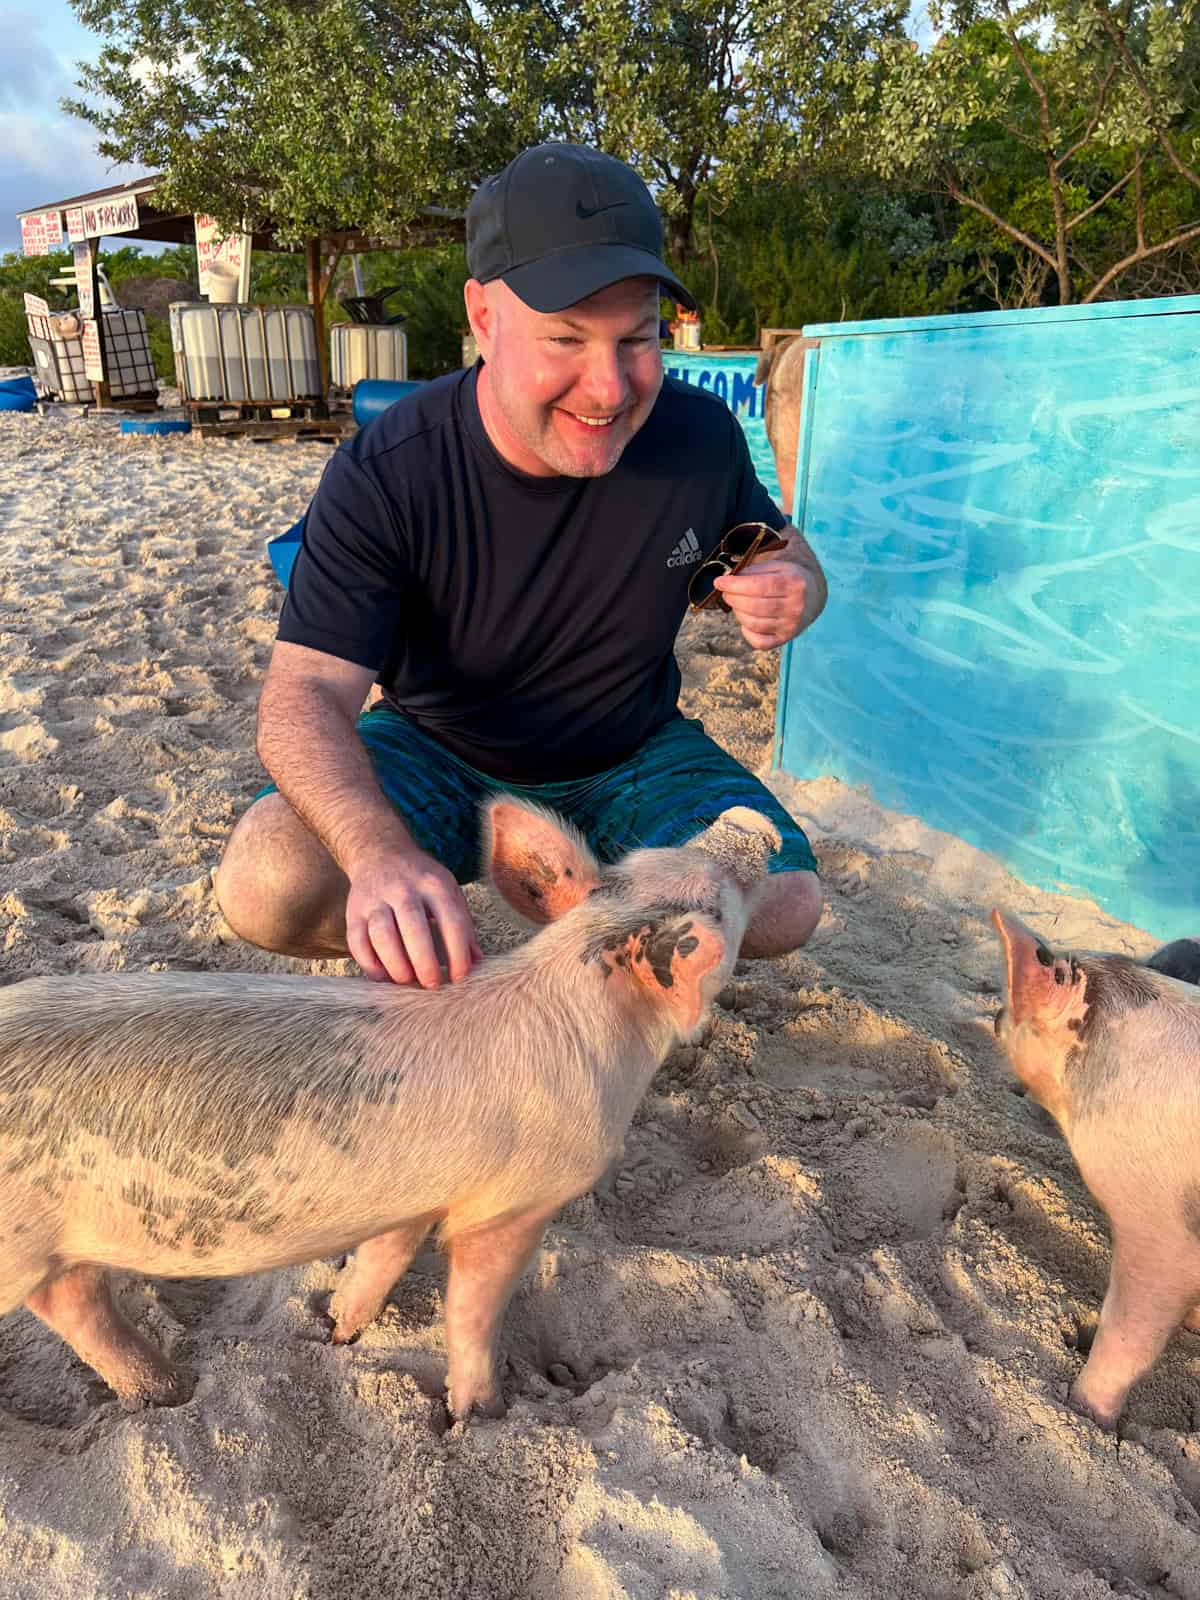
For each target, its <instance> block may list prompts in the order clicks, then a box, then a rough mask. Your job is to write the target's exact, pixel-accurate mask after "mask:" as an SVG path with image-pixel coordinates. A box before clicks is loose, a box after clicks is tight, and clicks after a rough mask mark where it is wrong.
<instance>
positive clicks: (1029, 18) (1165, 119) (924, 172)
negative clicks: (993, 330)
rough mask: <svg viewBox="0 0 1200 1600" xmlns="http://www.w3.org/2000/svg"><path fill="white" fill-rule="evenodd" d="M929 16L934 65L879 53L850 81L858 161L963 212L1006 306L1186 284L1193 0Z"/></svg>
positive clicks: (1199, 186) (1196, 66) (1068, 0)
mask: <svg viewBox="0 0 1200 1600" xmlns="http://www.w3.org/2000/svg"><path fill="white" fill-rule="evenodd" d="M933 20H934V22H935V26H941V25H943V24H948V25H949V26H950V27H951V28H952V29H953V31H952V32H948V33H946V34H944V35H943V36H942V37H941V38H940V39H939V40H938V41H937V43H936V45H935V46H934V48H933V49H932V50H931V51H929V52H928V53H925V54H922V53H920V52H918V51H916V50H914V49H912V48H908V47H905V46H901V45H897V44H895V43H894V42H889V41H885V42H884V43H883V45H882V46H881V49H880V51H879V53H878V56H877V57H876V58H875V59H874V60H872V61H870V62H859V63H855V64H852V65H851V66H850V67H849V68H848V69H847V75H846V76H847V82H848V83H853V85H854V89H853V93H852V94H851V95H848V97H847V104H848V106H849V105H850V104H851V103H852V104H853V107H854V110H853V114H852V115H850V114H849V112H848V115H847V123H846V125H847V127H848V129H849V130H850V131H851V132H852V134H853V135H854V136H855V137H856V138H857V140H858V141H859V149H860V153H861V158H862V160H863V163H864V165H865V166H866V167H867V168H868V169H869V170H870V171H871V172H872V173H873V174H875V175H876V177H878V178H882V179H883V180H884V181H887V182H892V183H894V182H909V183H914V182H924V183H928V184H929V185H931V186H932V187H935V188H938V189H940V190H941V191H942V192H944V193H945V194H946V195H948V196H950V197H951V198H952V199H953V200H955V201H956V202H957V203H958V205H959V206H960V207H962V208H963V210H964V212H965V213H968V214H969V215H968V218H967V220H966V222H965V224H964V227H963V230H962V232H961V234H960V242H961V243H962V244H964V245H965V246H969V247H972V248H974V249H976V250H977V251H978V252H979V253H980V256H981V260H982V265H983V267H984V270H985V271H987V272H988V275H989V278H990V280H991V282H992V285H993V293H994V295H995V298H996V299H997V300H998V301H999V302H1000V303H1002V304H1003V303H1029V304H1036V303H1039V302H1040V301H1041V300H1042V299H1043V298H1045V297H1046V296H1048V295H1053V297H1054V298H1055V299H1057V300H1058V301H1059V302H1060V303H1064V304H1065V303H1067V302H1069V301H1071V300H1073V299H1076V298H1082V299H1084V300H1095V299H1100V298H1103V297H1106V296H1111V295H1114V294H1117V293H1122V292H1129V290H1130V288H1131V287H1132V288H1133V289H1134V290H1135V291H1136V288H1137V287H1138V285H1139V284H1140V285H1142V286H1143V292H1146V289H1145V286H1146V285H1149V284H1152V283H1154V282H1155V281H1156V276H1157V281H1159V282H1161V281H1162V280H1161V276H1160V275H1161V273H1162V270H1163V269H1164V268H1169V269H1170V270H1172V271H1173V272H1175V273H1177V274H1178V273H1182V277H1181V278H1177V279H1176V282H1175V285H1174V286H1176V287H1180V288H1185V287H1191V286H1192V285H1193V284H1194V282H1195V274H1194V268H1193V262H1194V241H1196V240H1197V239H1200V107H1198V97H1197V81H1198V77H1200V41H1198V38H1197V34H1198V29H1197V20H1198V7H1197V0H1121V3H1119V4H1114V3H1110V0H1027V3H1024V4H1010V0H948V3H946V4H943V5H941V6H940V7H939V8H938V9H937V11H936V12H934V13H933ZM1189 246H1191V247H1193V248H1192V249H1191V250H1189ZM1189 277H1190V278H1191V282H1189ZM1150 292H1153V290H1150Z"/></svg>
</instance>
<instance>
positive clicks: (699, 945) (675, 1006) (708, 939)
mask: <svg viewBox="0 0 1200 1600" xmlns="http://www.w3.org/2000/svg"><path fill="white" fill-rule="evenodd" d="M725 954H726V949H725V939H724V936H723V935H722V934H721V933H719V932H718V931H717V930H716V929H715V928H712V927H709V925H708V924H707V923H704V922H696V921H694V920H693V919H692V918H691V917H687V916H682V917H672V918H670V920H669V921H666V922H660V923H656V924H654V925H652V926H650V927H646V928H643V929H641V931H640V932H639V933H637V934H635V935H634V937H633V938H632V939H631V940H630V942H629V946H628V960H629V966H630V970H631V971H632V972H633V974H634V976H635V977H636V978H638V979H639V980H640V982H642V983H644V984H645V986H646V988H647V989H649V990H651V991H652V993H653V994H654V996H655V998H656V999H657V1000H658V1001H659V1002H660V1003H661V1004H663V1005H665V1006H666V1007H667V1009H668V1010H669V1011H670V1012H671V1014H672V1016H673V1017H674V1019H675V1024H676V1026H677V1027H678V1029H679V1031H680V1033H682V1034H684V1035H685V1036H686V1035H688V1034H690V1033H692V1032H693V1031H694V1030H695V1029H696V1028H698V1027H699V1025H700V1019H701V1018H702V1017H703V1015H704V1013H705V1011H706V1010H707V1008H708V1005H709V1003H710V1001H711V1000H712V996H713V992H714V991H715V982H714V981H713V980H712V978H711V974H712V973H714V972H716V971H717V969H718V968H719V967H720V965H721V963H722V961H723V960H724V959H725ZM706 980H707V981H706Z"/></svg>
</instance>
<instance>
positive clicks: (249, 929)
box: [213, 793, 347, 957]
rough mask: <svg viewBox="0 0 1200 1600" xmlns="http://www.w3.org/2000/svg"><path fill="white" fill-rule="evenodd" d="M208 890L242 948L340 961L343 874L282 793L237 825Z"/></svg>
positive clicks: (258, 804) (257, 803) (268, 797)
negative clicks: (250, 946)
mask: <svg viewBox="0 0 1200 1600" xmlns="http://www.w3.org/2000/svg"><path fill="white" fill-rule="evenodd" d="M213 887H214V890H215V892H216V897H217V904H218V905H219V906H220V908H221V913H222V915H223V916H224V918H225V920H226V922H228V924H229V926H230V927H231V928H232V929H233V931H234V932H235V933H236V934H237V935H238V936H239V937H240V938H242V939H245V940H246V942H247V943H248V944H254V945H258V946H259V947H260V948H261V949H263V950H274V951H276V952H278V953H279V954H281V955H294V956H308V957H319V956H338V955H344V954H345V949H346V945H345V907H346V892H347V883H346V878H345V875H344V873H343V872H342V871H341V869H340V867H338V865H337V863H336V862H335V861H334V860H333V858H332V856H330V854H329V852H328V851H327V850H326V849H325V847H324V845H322V844H321V842H320V840H319V839H317V838H316V837H315V836H314V835H313V834H312V833H311V832H310V831H309V830H308V828H306V827H305V825H304V823H303V822H301V820H300V818H299V817H298V816H297V815H296V813H295V812H294V811H293V810H292V808H291V806H290V805H288V803H287V801H286V800H285V799H284V798H283V796H282V795H281V794H278V793H275V794H268V795H264V796H263V797H262V799H261V800H256V801H255V802H254V804H253V805H252V806H251V807H250V809H249V811H247V812H246V813H245V815H244V816H243V817H242V818H241V820H240V821H239V822H238V824H237V826H236V827H235V828H234V830H233V832H232V834H231V835H230V836H229V842H228V843H227V844H226V846H225V852H224V854H223V855H222V857H221V863H220V865H219V866H218V868H217V873H216V878H215V880H214V885H213Z"/></svg>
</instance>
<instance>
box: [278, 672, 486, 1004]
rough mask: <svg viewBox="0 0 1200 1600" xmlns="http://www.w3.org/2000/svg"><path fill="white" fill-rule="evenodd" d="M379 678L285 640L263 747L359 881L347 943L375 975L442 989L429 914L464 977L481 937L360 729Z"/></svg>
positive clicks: (314, 827)
mask: <svg viewBox="0 0 1200 1600" xmlns="http://www.w3.org/2000/svg"><path fill="white" fill-rule="evenodd" d="M373 678H374V673H373V672H372V671H371V670H370V669H369V668H367V667H360V666H357V665H355V663H353V662H350V661H342V660H340V659H339V658H338V657H337V656H330V655H326V654H325V653H324V652H323V651H320V650H310V649H309V648H308V647H307V646H305V645H298V644H288V643H286V642H284V641H278V642H277V643H276V645H275V649H274V652H273V653H272V656H271V664H270V667H269V669H268V671H267V677H266V682H265V683H264V684H263V690H262V695H261V697H260V700H259V708H258V753H259V756H260V757H261V759H262V762H263V765H264V766H265V767H266V769H267V771H268V772H269V773H270V774H271V777H272V778H273V779H274V780H275V783H276V784H277V785H278V788H279V792H280V793H281V794H282V795H283V797H284V799H285V800H286V801H287V802H288V804H289V805H290V806H291V807H292V809H293V811H295V812H296V814H297V815H298V816H299V817H300V818H301V820H302V821H303V822H304V823H305V824H306V825H307V826H308V828H309V829H310V830H311V831H312V832H313V833H314V834H315V835H316V836H317V838H318V839H320V841H321V843H322V844H323V845H324V846H325V848H326V849H327V850H328V851H329V853H330V855H331V856H332V857H333V859H334V860H335V861H336V862H337V864H338V866H339V867H340V868H341V869H342V871H343V872H344V873H345V875H346V877H347V879H348V880H349V884H350V889H349V894H348V896H347V901H346V943H347V947H348V948H349V951H350V954H351V955H352V956H353V957H354V959H355V960H356V961H357V962H358V964H359V966H360V967H362V969H363V971H364V972H365V973H366V974H367V976H368V977H370V978H376V979H379V980H384V979H388V978H390V979H391V980H392V981H393V982H394V983H412V982H413V981H414V979H415V980H416V981H417V982H419V983H421V984H422V985H423V986H424V987H426V988H436V987H437V986H438V985H439V983H440V982H441V969H440V967H439V965H438V957H437V951H436V949H435V947H434V943H433V938H432V935H431V933H430V926H429V925H430V923H431V922H432V923H433V925H434V926H435V927H436V928H437V930H438V932H439V933H440V935H441V938H442V943H443V946H444V948H445V952H446V960H447V964H448V966H449V969H450V976H451V977H452V978H453V979H455V980H457V979H458V978H461V977H465V976H466V974H467V973H468V972H469V971H470V969H471V967H472V965H473V964H474V962H475V961H477V960H479V958H480V951H479V944H478V941H477V939H476V936H475V930H474V926H473V924H472V921H471V913H470V910H469V908H468V906H467V902H466V899H465V898H464V896H463V892H462V890H461V889H460V888H459V886H458V884H457V883H456V882H455V881H454V878H453V876H452V874H451V873H449V872H447V870H446V869H445V868H444V867H443V866H442V865H441V864H440V863H439V862H437V861H435V860H434V859H433V857H432V856H430V855H428V854H427V853H426V852H425V851H423V850H422V849H421V847H420V846H419V845H418V844H417V842H416V841H415V840H414V838H413V836H412V834H411V833H410V831H409V829H408V828H407V827H406V826H405V824H404V822H403V820H402V819H401V817H400V816H399V815H398V814H397V812H396V810H395V809H394V807H393V806H392V805H391V803H390V802H389V801H388V799H387V797H386V796H385V795H384V793H383V791H382V789H381V788H380V787H379V783H378V781H377V779H376V777H375V773H374V770H373V768H372V766H371V760H370V757H369V756H368V755H367V752H366V749H365V748H364V746H363V743H362V740H361V739H360V738H359V737H358V734H357V731H356V727H355V723H356V721H357V718H358V713H359V711H360V710H361V709H362V704H363V700H364V699H365V697H366V693H367V690H368V688H369V687H370V684H371V681H372V679H373Z"/></svg>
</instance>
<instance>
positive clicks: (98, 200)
mask: <svg viewBox="0 0 1200 1600" xmlns="http://www.w3.org/2000/svg"><path fill="white" fill-rule="evenodd" d="M162 182H163V178H162V174H161V173H150V174H147V175H146V176H145V177H141V178H134V179H131V180H130V181H129V182H127V183H115V184H111V185H110V186H109V187H108V188H106V189H94V190H92V191H91V192H90V193H89V194H80V195H71V196H69V197H68V198H67V199H65V200H54V201H51V202H50V203H49V204H47V205H42V206H34V207H31V208H30V209H29V210H27V211H19V212H18V213H17V219H18V221H19V222H20V225H21V243H22V248H23V251H24V253H25V254H26V255H49V254H50V253H51V251H53V250H57V249H63V248H67V247H71V248H73V249H74V250H75V271H76V278H77V280H78V281H79V282H80V289H81V300H80V303H81V305H83V304H84V303H85V300H86V299H87V298H88V297H87V295H86V291H85V285H84V277H81V271H82V272H83V273H84V276H85V277H86V276H87V275H90V279H91V285H90V287H91V295H90V301H91V306H94V307H98V306H99V304H100V292H99V283H98V280H97V276H96V266H97V253H98V245H99V242H100V240H101V239H106V238H121V239H128V240H135V239H144V240H147V241H151V242H153V243H155V244H174V245H181V244H183V245H193V246H195V245H196V244H197V222H198V220H200V219H198V218H197V217H196V215H194V214H193V213H192V212H190V211H187V212H183V211H177V210H174V209H172V208H170V207H167V206H165V205H162V204H160V203H159V200H158V191H159V189H160V188H161V185H162ZM420 215H421V219H422V220H421V221H420V222H419V223H416V224H414V225H413V227H412V228H411V229H409V230H407V231H406V235H405V237H404V238H403V239H379V238H373V237H369V236H368V235H366V234H363V233H361V232H360V231H358V230H357V229H354V228H339V229H336V230H333V231H331V232H329V233H327V234H322V235H321V236H320V237H318V238H313V239H309V240H307V241H306V242H305V245H304V260H305V267H306V277H307V296H308V302H309V304H310V305H311V307H312V311H313V322H314V325H315V331H316V337H317V350H318V354H319V359H320V363H321V378H322V387H323V389H324V390H325V391H328V387H329V371H328V361H327V357H326V354H325V298H326V296H327V295H328V293H329V289H330V287H331V285H332V283H333V279H334V274H335V273H336V272H337V269H338V266H339V265H340V263H341V260H342V257H343V256H345V255H359V254H362V253H364V252H366V251H368V250H387V249H397V248H401V247H403V246H406V245H410V244H412V243H413V242H415V241H416V240H418V239H421V238H428V237H431V236H433V237H442V238H445V237H450V238H458V239H462V238H464V237H465V232H466V212H465V211H461V210H455V209H452V208H450V207H447V206H423V207H422V208H421V213H420ZM246 237H247V238H248V240H249V243H250V248H251V251H254V250H278V249H280V248H281V246H280V245H279V244H278V243H277V240H276V228H275V226H274V224H272V223H268V225H267V226H266V227H265V228H263V229H261V230H259V231H257V232H254V233H251V234H248V235H246ZM85 251H86V256H85V255H84V252H85ZM288 253H289V254H291V253H292V252H291V250H290V249H289V251H288ZM95 343H96V344H98V345H100V347H101V354H100V362H101V365H103V348H102V347H103V341H99V340H97V341H95ZM106 378H107V374H104V375H103V376H101V377H100V378H99V379H98V380H96V382H97V389H98V393H97V402H98V403H99V404H104V403H106V402H107V399H108V394H107V388H108V385H107V381H106Z"/></svg>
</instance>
